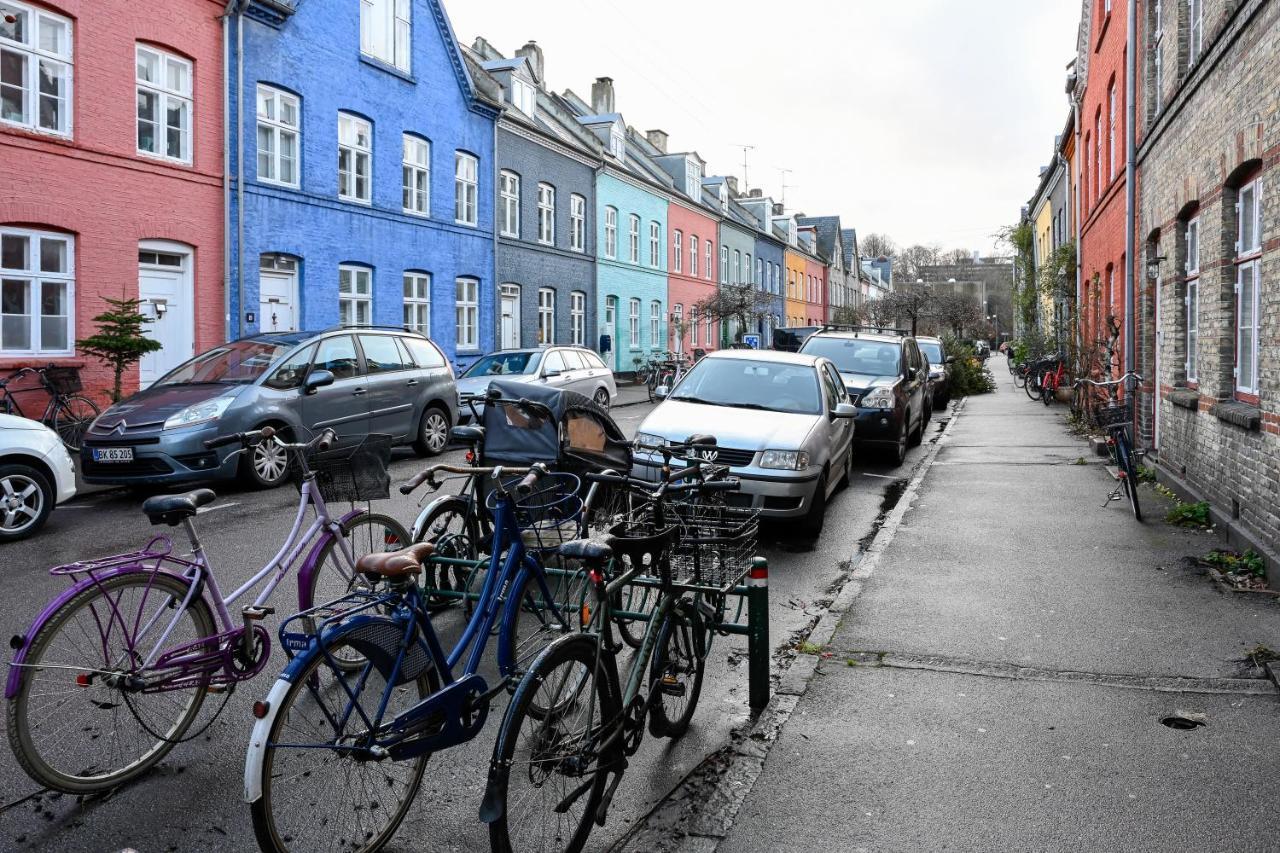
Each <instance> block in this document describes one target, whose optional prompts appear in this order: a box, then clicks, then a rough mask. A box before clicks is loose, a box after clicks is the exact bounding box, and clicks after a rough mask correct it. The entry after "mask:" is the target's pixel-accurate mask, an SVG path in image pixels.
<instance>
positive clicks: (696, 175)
mask: <svg viewBox="0 0 1280 853" xmlns="http://www.w3.org/2000/svg"><path fill="white" fill-rule="evenodd" d="M684 193H685V195H687V196H689V198H693V199H696V198H701V194H702V164H701V163H699V162H698V161H697V160H694V159H692V158H689V159H687V160H685V161H684Z"/></svg>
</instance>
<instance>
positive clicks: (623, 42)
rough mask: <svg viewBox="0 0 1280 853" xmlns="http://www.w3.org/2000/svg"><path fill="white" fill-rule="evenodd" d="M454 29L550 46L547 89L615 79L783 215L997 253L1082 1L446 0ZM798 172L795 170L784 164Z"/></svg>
mask: <svg viewBox="0 0 1280 853" xmlns="http://www.w3.org/2000/svg"><path fill="white" fill-rule="evenodd" d="M445 7H446V10H447V11H448V13H449V16H450V18H451V20H452V22H453V27H454V30H455V32H456V34H457V37H458V39H459V40H460V41H461V42H462V43H463V44H468V45H469V44H471V42H472V41H473V40H474V39H475V37H476V36H484V38H485V39H487V40H488V41H489V42H490V43H491V44H493V45H494V46H495V47H496V48H497V49H498V50H499V51H501V52H502V53H503V54H504V55H506V56H511V55H513V54H514V52H515V50H516V49H517V48H518V47H520V46H521V45H522V44H524V43H525V42H526V41H528V40H530V39H534V40H536V41H537V42H538V44H539V45H540V46H541V47H542V49H543V51H544V54H545V61H546V72H545V73H546V78H547V79H546V81H545V82H546V84H547V86H548V88H550V89H552V90H554V91H557V92H562V91H564V90H565V89H572V90H573V91H575V92H576V93H578V94H579V95H580V96H582V97H583V98H584V99H587V100H589V99H590V95H591V82H592V81H593V80H594V79H595V78H596V77H602V76H605V77H612V78H613V80H614V89H615V92H616V97H617V103H616V106H617V109H618V111H619V112H621V113H622V115H623V118H624V119H625V120H626V122H627V123H628V124H629V125H631V126H632V127H634V128H636V129H637V130H639V131H641V132H643V131H645V130H648V129H651V128H661V129H663V130H665V131H667V133H669V134H670V137H671V138H670V142H669V146H668V148H669V150H670V151H673V152H674V151H687V150H696V151H697V152H698V153H699V154H701V155H702V157H703V158H704V159H705V160H707V162H708V166H707V173H708V174H709V175H716V174H734V175H737V176H738V178H739V180H741V179H742V177H743V149H742V148H741V147H739V146H743V145H750V146H754V147H753V149H752V150H749V151H747V152H746V155H747V178H748V182H749V185H750V186H752V187H760V188H761V189H763V190H764V192H765V194H766V195H771V196H773V197H774V199H775V200H778V199H780V198H782V195H783V187H784V184H785V185H786V189H785V193H786V196H785V197H786V205H787V209H788V211H787V212H788V213H795V212H800V213H804V214H806V215H809V216H821V215H832V214H836V215H839V216H840V217H841V219H842V220H843V222H844V224H845V227H846V228H848V227H853V228H857V229H858V232H859V233H860V234H864V233H868V232H880V233H885V234H888V235H890V236H891V237H892V238H893V239H894V240H895V241H896V242H897V243H898V244H899V245H909V244H912V243H924V244H939V245H941V246H942V248H944V249H954V248H967V249H978V250H982V251H983V252H984V253H986V252H987V251H990V250H991V249H992V248H993V245H994V239H993V235H994V234H995V233H996V231H997V230H998V229H999V228H1001V227H1002V226H1005V225H1009V224H1013V223H1014V222H1016V220H1017V218H1018V213H1019V210H1020V208H1021V206H1022V205H1023V204H1025V203H1026V201H1027V199H1029V198H1030V197H1031V195H1032V194H1033V193H1034V192H1035V189H1036V184H1037V181H1038V174H1039V170H1040V167H1041V166H1044V165H1047V164H1048V163H1049V161H1050V159H1051V157H1052V156H1053V140H1054V136H1055V135H1056V134H1058V133H1060V132H1061V131H1062V129H1063V127H1064V126H1065V123H1066V118H1067V114H1068V106H1069V105H1068V101H1067V96H1066V94H1065V93H1064V85H1065V80H1066V73H1067V72H1066V66H1067V63H1068V62H1070V61H1071V59H1072V58H1074V56H1075V47H1076V30H1077V27H1078V24H1079V18H1080V7H1081V3H1080V0H792V2H789V3H763V2H760V0H647V2H644V3H629V2H625V0H533V1H532V2H531V0H445ZM784 170H789V171H784Z"/></svg>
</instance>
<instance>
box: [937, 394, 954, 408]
mask: <svg viewBox="0 0 1280 853" xmlns="http://www.w3.org/2000/svg"><path fill="white" fill-rule="evenodd" d="M949 405H951V392H950V391H948V392H946V393H945V394H943V395H942V396H941V397H940V398H939V399H937V400H934V401H933V407H934V408H935V409H945V408H946V407H947V406H949Z"/></svg>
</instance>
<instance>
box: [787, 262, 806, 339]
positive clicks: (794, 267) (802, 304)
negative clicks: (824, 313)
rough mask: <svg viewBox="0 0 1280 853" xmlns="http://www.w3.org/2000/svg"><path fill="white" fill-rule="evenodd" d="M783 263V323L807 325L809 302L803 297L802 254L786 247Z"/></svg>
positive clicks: (803, 270) (803, 268) (803, 266)
mask: <svg viewBox="0 0 1280 853" xmlns="http://www.w3.org/2000/svg"><path fill="white" fill-rule="evenodd" d="M783 263H784V264H785V266H786V268H787V282H786V284H787V286H786V290H785V291H784V295H785V297H786V300H785V302H784V303H783V307H784V308H785V309H786V311H785V313H786V317H784V318H783V319H784V320H785V323H784V325H787V326H804V325H807V318H806V315H807V314H808V312H809V304H808V303H807V302H806V301H805V298H804V277H805V263H804V254H803V253H802V252H800V251H797V250H796V249H792V248H790V247H788V248H787V251H786V257H785V258H784V259H783Z"/></svg>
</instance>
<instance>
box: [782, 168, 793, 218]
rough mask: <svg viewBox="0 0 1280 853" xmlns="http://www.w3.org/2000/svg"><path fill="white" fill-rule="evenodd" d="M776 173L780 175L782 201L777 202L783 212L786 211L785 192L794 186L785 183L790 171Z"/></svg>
mask: <svg viewBox="0 0 1280 853" xmlns="http://www.w3.org/2000/svg"><path fill="white" fill-rule="evenodd" d="M778 171H779V172H781V173H782V200H781V201H780V202H779V204H781V205H782V209H783V210H786V209H787V190H788V189H795V185H794V184H789V183H787V175H790V174H791V170H790V169H779V170H778Z"/></svg>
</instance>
